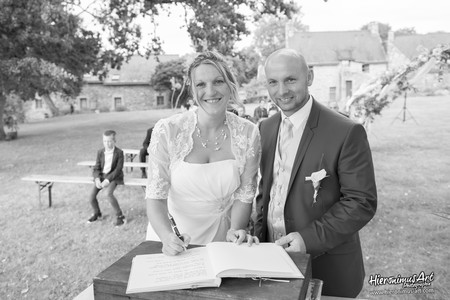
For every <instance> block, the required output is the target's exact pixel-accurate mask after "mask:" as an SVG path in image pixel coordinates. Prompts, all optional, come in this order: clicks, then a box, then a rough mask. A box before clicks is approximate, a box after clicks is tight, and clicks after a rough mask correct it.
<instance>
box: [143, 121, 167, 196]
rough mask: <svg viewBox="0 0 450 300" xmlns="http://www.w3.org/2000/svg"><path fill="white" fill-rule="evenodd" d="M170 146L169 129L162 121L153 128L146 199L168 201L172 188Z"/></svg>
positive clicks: (149, 149) (149, 148)
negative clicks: (170, 188)
mask: <svg viewBox="0 0 450 300" xmlns="http://www.w3.org/2000/svg"><path fill="white" fill-rule="evenodd" d="M168 144H169V131H168V127H167V126H166V124H165V123H164V120H160V121H158V122H157V123H156V124H155V127H154V128H153V133H152V138H151V140H150V145H149V147H148V164H149V166H148V171H147V176H148V181H147V189H146V193H145V198H147V199H167V195H168V192H169V187H170V175H169V174H170V172H169V164H170V157H169V151H168Z"/></svg>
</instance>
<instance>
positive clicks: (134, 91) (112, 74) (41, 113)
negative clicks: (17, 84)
mask: <svg viewBox="0 0 450 300" xmlns="http://www.w3.org/2000/svg"><path fill="white" fill-rule="evenodd" d="M177 58H179V56H178V55H160V56H159V57H158V59H157V58H156V57H154V56H151V57H150V58H149V59H146V58H144V57H141V56H133V57H131V59H130V60H129V61H128V62H127V63H124V64H123V65H122V67H121V68H120V70H116V69H111V70H110V71H109V73H108V76H107V77H106V78H105V79H104V80H102V81H100V80H99V79H98V77H96V76H92V75H85V76H84V85H83V88H82V90H81V93H80V95H79V96H78V97H76V98H75V99H69V100H67V99H62V98H61V97H59V96H58V95H52V100H53V102H54V104H55V105H56V107H57V108H58V109H59V110H60V112H61V113H63V114H65V113H68V112H70V105H71V104H72V105H73V108H74V110H75V112H107V111H120V110H146V109H155V108H167V107H168V106H169V105H170V90H155V89H154V88H153V87H152V86H151V84H150V79H151V77H152V75H153V73H154V71H155V68H156V66H157V65H158V63H159V62H167V61H170V60H174V59H177ZM24 110H25V117H26V120H28V121H30V120H35V119H42V118H46V117H50V116H52V115H51V111H50V109H49V108H48V106H47V105H46V102H45V101H44V99H41V98H39V97H37V98H36V99H35V100H34V101H27V102H25V106H24Z"/></svg>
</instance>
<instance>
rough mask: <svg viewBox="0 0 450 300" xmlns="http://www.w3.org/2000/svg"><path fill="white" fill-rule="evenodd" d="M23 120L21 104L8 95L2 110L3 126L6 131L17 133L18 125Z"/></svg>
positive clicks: (15, 98)
mask: <svg viewBox="0 0 450 300" xmlns="http://www.w3.org/2000/svg"><path fill="white" fill-rule="evenodd" d="M24 120H25V113H24V111H23V102H22V99H20V98H19V97H17V96H14V95H10V96H8V97H7V98H6V103H5V108H4V110H3V124H4V125H5V126H6V128H7V129H8V131H10V132H17V130H18V129H19V125H18V124H19V123H23V121H24Z"/></svg>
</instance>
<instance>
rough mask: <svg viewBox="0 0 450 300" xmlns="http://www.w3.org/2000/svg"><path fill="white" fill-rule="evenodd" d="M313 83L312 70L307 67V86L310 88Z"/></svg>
mask: <svg viewBox="0 0 450 300" xmlns="http://www.w3.org/2000/svg"><path fill="white" fill-rule="evenodd" d="M313 81H314V70H313V68H312V67H308V86H311V85H312V83H313Z"/></svg>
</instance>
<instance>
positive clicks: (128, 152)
mask: <svg viewBox="0 0 450 300" xmlns="http://www.w3.org/2000/svg"><path fill="white" fill-rule="evenodd" d="M122 151H123V154H124V155H125V162H131V163H133V160H134V158H135V157H136V156H138V155H139V152H140V150H139V149H127V148H125V149H122ZM139 163H140V162H139ZM139 163H138V164H139ZM124 167H125V171H126V172H128V167H129V168H130V170H131V172H133V166H127V165H126V164H125V163H124ZM143 168H145V166H144V167H143Z"/></svg>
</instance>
